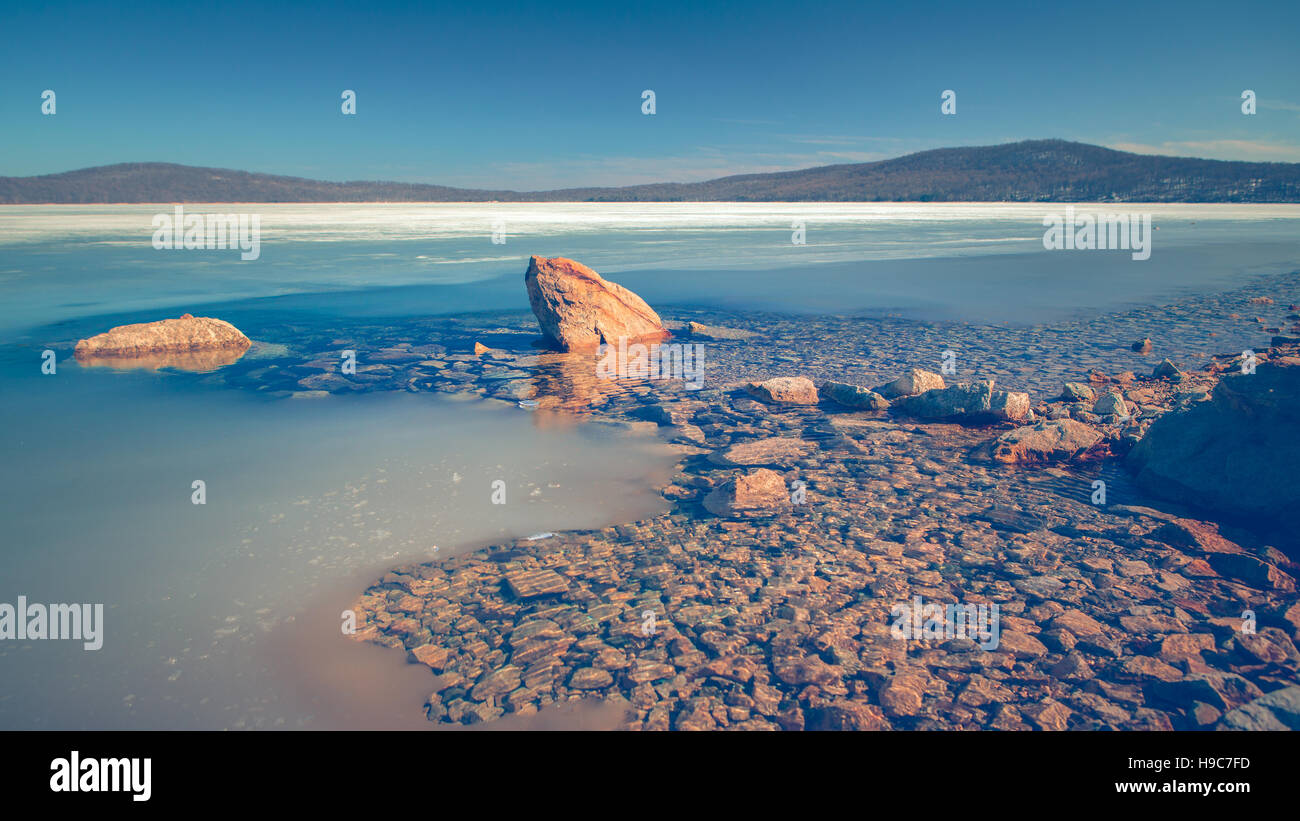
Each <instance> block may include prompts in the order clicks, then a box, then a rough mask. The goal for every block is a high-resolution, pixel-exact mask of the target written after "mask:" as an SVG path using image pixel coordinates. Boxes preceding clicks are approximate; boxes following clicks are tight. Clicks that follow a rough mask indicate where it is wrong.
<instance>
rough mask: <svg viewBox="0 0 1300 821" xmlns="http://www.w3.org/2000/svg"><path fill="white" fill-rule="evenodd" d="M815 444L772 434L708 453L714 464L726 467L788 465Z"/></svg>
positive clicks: (814, 446) (814, 448)
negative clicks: (765, 437)
mask: <svg viewBox="0 0 1300 821" xmlns="http://www.w3.org/2000/svg"><path fill="white" fill-rule="evenodd" d="M816 449H817V446H816V445H815V444H813V443H812V442H808V441H806V440H803V439H794V438H791V437H788V436H773V437H770V438H767V439H756V440H754V441H752V442H741V443H740V444H737V445H731V446H730V447H727V448H726V449H724V450H720V451H716V452H715V453H712V454H710V455H709V461H710V462H713V463H714V464H715V465H724V466H727V467H753V466H756V465H789V464H792V463H794V462H797V461H799V460H800V459H803V458H804V457H806V456H807V455H808V454H809V453H811V452H812V451H814V450H816Z"/></svg>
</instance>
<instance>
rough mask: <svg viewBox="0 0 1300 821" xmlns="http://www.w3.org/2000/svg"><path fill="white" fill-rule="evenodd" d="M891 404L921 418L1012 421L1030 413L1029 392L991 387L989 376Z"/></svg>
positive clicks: (908, 397) (909, 414)
mask: <svg viewBox="0 0 1300 821" xmlns="http://www.w3.org/2000/svg"><path fill="white" fill-rule="evenodd" d="M892 407H893V408H894V409H895V410H897V411H900V412H902V413H904V414H906V415H908V416H915V417H917V418H920V419H953V418H960V419H963V420H968V421H972V422H976V421H978V422H985V421H1005V420H1010V421H1013V422H1014V421H1019V420H1021V419H1024V418H1025V417H1026V416H1028V415H1029V394H1026V393H1014V392H1010V391H999V390H994V388H993V380H991V379H990V380H986V381H984V382H975V383H972V384H969V385H968V384H961V385H953V386H951V387H947V388H936V389H934V390H928V391H926V392H925V393H922V394H918V395H916V396H907V397H903V398H900V399H897V400H895V401H894V404H893V405H892Z"/></svg>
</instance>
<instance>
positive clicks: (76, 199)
mask: <svg viewBox="0 0 1300 821" xmlns="http://www.w3.org/2000/svg"><path fill="white" fill-rule="evenodd" d="M488 201H502V202H719V201H722V202H734V201H739V202H882V201H901V202H1064V201H1086V202H1097V201H1101V202H1105V201H1111V202H1300V163H1255V162H1224V161H1220V160H1200V159H1190V158H1187V157H1163V156H1153V155H1147V154H1131V153H1128V152H1126V151H1114V150H1112V149H1109V148H1102V147H1100V146H1095V145H1086V144H1084V143H1072V142H1066V141H1064V140H1027V141H1024V142H1018V143H1008V144H1006V145H994V146H982V147H970V148H941V149H937V150H934V151H922V152H919V153H916V154H909V155H907V156H906V157H898V158H895V159H892V160H881V161H879V162H869V163H852V164H847V165H827V166H821V167H819V168H808V169H804V170H801V171H782V172H777V173H772V174H742V175H738V176H733V177H721V178H719V179H716V180H708V181H706V182H695V183H656V184H653V185H631V186H624V187H618V188H565V189H559V190H554V191H532V192H520V191H483V190H477V189H469V188H448V187H446V186H441V185H423V184H411V183H398V182H321V181H318V180H308V179H302V178H299V177H280V176H274V175H270V174H253V173H249V172H247V171H228V170H224V169H219V168H196V167H193V166H188V165H173V164H169V163H123V164H120V165H106V166H101V167H98V168H85V169H81V170H79V171H68V172H66V173H62V174H47V175H44V176H39V177H0V203H96V202H98V203H108V202H488Z"/></svg>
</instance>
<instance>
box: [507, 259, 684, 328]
mask: <svg viewBox="0 0 1300 821" xmlns="http://www.w3.org/2000/svg"><path fill="white" fill-rule="evenodd" d="M524 284H525V285H526V286H527V287H528V301H529V302H530V303H532V306H533V313H534V314H536V315H537V322H538V324H539V325H541V326H542V333H543V334H545V336H546V338H547V339H548V340H549V341H550V342H552V343H553V344H555V345H556V346H558V347H559V348H561V349H563V350H566V351H572V350H590V349H593V348H596V347H597V346H599V345H600V344H601V343H602V342H605V343H608V344H611V345H618V344H619V340H620V339H621V338H626V339H627V341H628V343H629V344H631V343H634V342H642V343H649V342H657V341H659V340H662V339H666V338H667V337H668V336H670V334H669V332H668V330H667V329H666V328H664V325H663V322H662V321H661V320H660V319H659V315H658V314H656V313H655V312H654V311H653V310H651V308H650V306H649V305H647V304H646V303H645V300H643V299H641V297H639V296H637V295H636V294H634V293H632V292H631V291H629V290H628V289H626V288H624V287H623V286H622V285H619V284H617V283H614V282H608V281H607V280H605V279H604V278H602V277H601V275H600V274H598V273H596V272H595V271H593V270H591V269H590V268H588V267H587V266H586V265H583V264H582V263H580V262H574V261H573V260H571V259H565V258H564V257H554V258H551V259H547V258H546V257H536V256H535V257H533V258H532V261H531V262H529V264H528V272H527V273H525V274H524Z"/></svg>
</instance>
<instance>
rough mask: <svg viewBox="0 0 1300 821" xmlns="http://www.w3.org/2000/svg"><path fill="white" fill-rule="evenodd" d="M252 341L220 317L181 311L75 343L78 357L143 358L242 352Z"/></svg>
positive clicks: (84, 358) (119, 327)
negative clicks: (200, 352) (177, 314)
mask: <svg viewBox="0 0 1300 821" xmlns="http://www.w3.org/2000/svg"><path fill="white" fill-rule="evenodd" d="M251 344H252V343H251V342H250V341H249V339H248V337H246V336H244V334H243V333H241V332H240V330H239V329H238V328H236V327H235V326H234V325H231V324H230V323H229V322H226V321H224V320H221V319H213V318H212V317H209V316H191V315H189V314H184V315H183V316H181V318H180V319H163V320H160V321H158V322H141V323H138V324H135V325H119V326H118V327H116V328H113V329H111V330H110V331H108V332H107V333H102V334H99V335H97V336H92V337H91V338H89V339H83V340H81V341H80V342H78V343H77V348H76V351H75V355H76V357H77V359H78V360H90V359H101V358H106V357H143V356H149V355H150V354H162V353H188V352H194V351H241V352H242V351H245V350H248V346H249V345H251Z"/></svg>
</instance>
